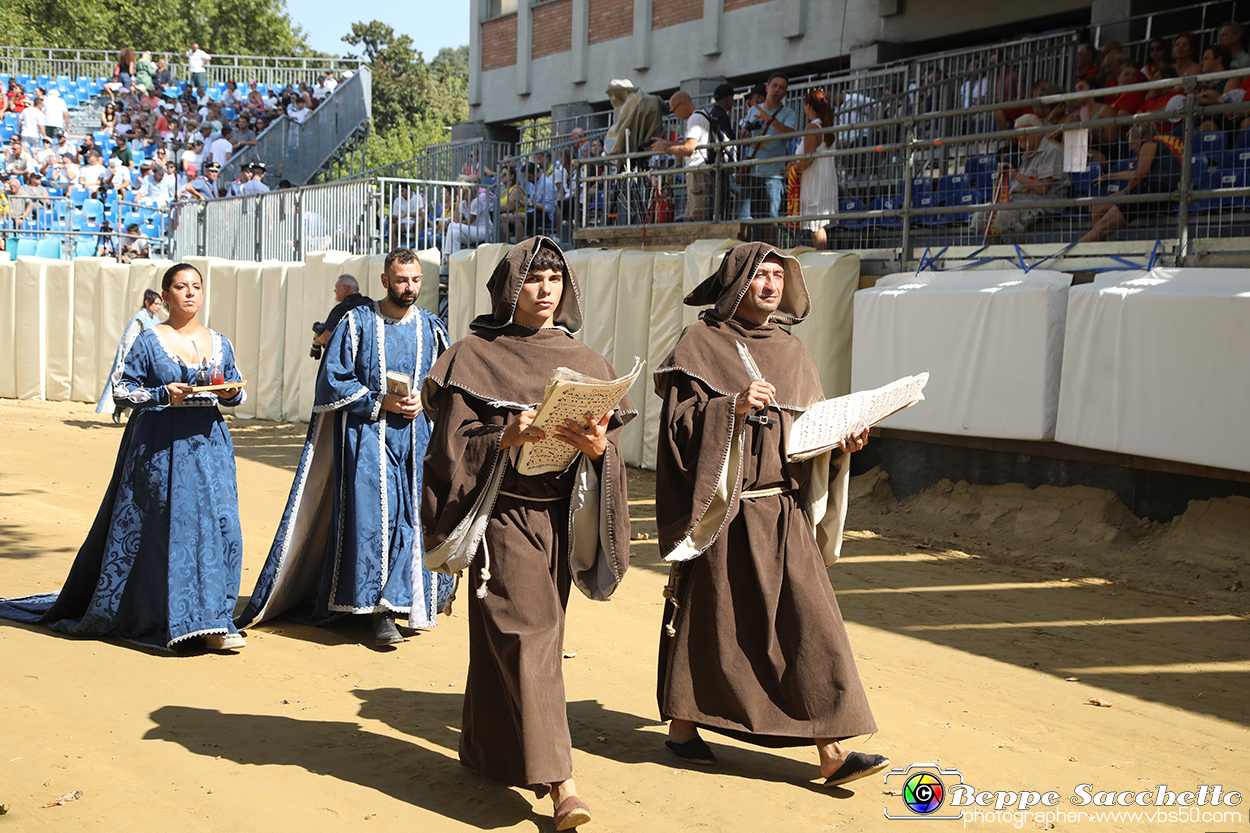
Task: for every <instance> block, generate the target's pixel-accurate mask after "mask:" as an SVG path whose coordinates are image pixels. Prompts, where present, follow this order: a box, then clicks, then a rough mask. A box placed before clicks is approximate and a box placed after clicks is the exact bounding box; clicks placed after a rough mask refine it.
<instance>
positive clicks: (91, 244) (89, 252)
mask: <svg viewBox="0 0 1250 833" xmlns="http://www.w3.org/2000/svg"><path fill="white" fill-rule="evenodd" d="M74 257H95V241H94V240H92V239H91V238H90V237H80V238H78V242H77V243H75V244H74Z"/></svg>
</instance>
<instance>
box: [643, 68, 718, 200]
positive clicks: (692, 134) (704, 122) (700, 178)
mask: <svg viewBox="0 0 1250 833" xmlns="http://www.w3.org/2000/svg"><path fill="white" fill-rule="evenodd" d="M668 106H669V109H671V110H672V111H673V113H674V114H675V115H676V116H677V117H678V118H679V119H683V120H685V122H686V137H685V140H684V141H681V142H672V141H669V140H668V139H662V138H655V139H652V140H651V150H653V151H655V152H657V153H669V154H672V155H673V156H682V157H685V163H684V165H683V167H684V169H685V172H686V214H685V220H686V222H688V223H700V222H707V221H708V220H710V219H711V218H712V193H713V191H714V190H715V177H714V174H715V171H714V170H712V169H710V168H709V167H708V165H709V164H714V163H715V161H716V160H715V158H709V155H710V154H711V153H712V152H711V151H709V149H708V148H707V147H706V145H707V144H708V143H709V142H720V141H725V135H724V132H723V131H722V130H721V128H720V125H719V124H717V123H716V122H715V121H714V120H713V118H712V117H711V116H710V115H709V114H708V113H707V112H706V111H704V110H696V109H695V106H694V102H693V101H691V100H690V94H689V93H686V92H683V91H681V90H678V91H677V92H675V93H673V95H672V97H670V98H669V100H668Z"/></svg>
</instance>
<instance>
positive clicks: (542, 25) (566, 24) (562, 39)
mask: <svg viewBox="0 0 1250 833" xmlns="http://www.w3.org/2000/svg"><path fill="white" fill-rule="evenodd" d="M533 9H534V10H533V12H532V14H533V18H532V19H533V28H532V31H533V38H532V40H531V42H530V57H531V58H541V57H543V56H544V55H555V54H556V53H559V52H568V51H569V50H570V49H572V48H573V0H551V1H550V2H548V3H543V4H541V5H538V6H534V7H533Z"/></svg>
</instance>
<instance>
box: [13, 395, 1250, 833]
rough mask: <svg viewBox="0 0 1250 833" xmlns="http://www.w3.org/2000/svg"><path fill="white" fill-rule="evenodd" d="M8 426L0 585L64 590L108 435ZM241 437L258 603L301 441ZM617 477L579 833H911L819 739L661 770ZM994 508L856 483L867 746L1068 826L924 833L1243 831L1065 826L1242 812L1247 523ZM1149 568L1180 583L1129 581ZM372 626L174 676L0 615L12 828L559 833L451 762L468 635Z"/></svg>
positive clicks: (78, 412)
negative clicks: (1201, 792) (1110, 813)
mask: <svg viewBox="0 0 1250 833" xmlns="http://www.w3.org/2000/svg"><path fill="white" fill-rule="evenodd" d="M0 426H3V430H0V495H2V502H0V565H3V575H2V578H0V593H3V594H4V595H19V594H24V593H30V592H37V591H48V590H55V589H57V588H59V587H60V585H61V582H62V580H63V579H64V577H65V575H66V573H67V571H68V569H69V565H70V563H71V561H72V560H73V557H74V554H75V552H76V550H77V548H78V546H79V544H80V543H81V539H82V537H83V535H84V534H85V532H86V530H87V527H88V525H89V523H90V521H91V519H92V517H93V515H94V513H95V511H96V508H97V505H98V501H99V500H100V497H101V495H102V491H103V489H104V487H105V485H106V481H107V478H108V475H109V473H110V470H111V466H112V463H113V459H114V456H115V454H116V449H117V442H118V439H119V438H120V434H121V432H120V430H119V429H117V428H115V427H114V426H112V424H111V423H109V422H108V420H107V418H101V417H98V416H96V415H95V414H94V413H93V412H92V410H91V408H90V407H89V406H86V405H77V404H73V405H71V404H64V403H56V404H50V403H37V402H14V401H3V402H0ZM233 432H234V438H235V443H236V447H237V451H238V469H239V488H240V495H241V503H242V518H243V530H244V536H245V542H246V552H245V559H244V574H243V592H244V593H245V594H246V593H247V592H248V591H249V590H250V589H251V587H252V585H253V583H254V581H255V577H256V574H257V571H258V569H259V567H260V565H261V563H262V562H263V559H264V556H265V553H266V552H267V550H268V546H269V542H270V539H271V536H272V534H273V531H274V527H275V525H276V523H277V520H278V517H279V515H280V512H281V509H282V506H283V504H284V501H285V498H286V494H287V490H288V489H289V486H290V478H291V471H292V469H293V466H294V464H295V461H296V458H297V455H298V452H299V448H300V445H301V442H302V438H303V427H302V426H288V425H274V424H270V423H246V422H234V423H233ZM631 477H632V481H631V484H630V486H631V497H632V500H631V504H632V507H631V509H632V511H633V514H634V521H635V531H649V532H651V533H652V538H651V540H649V541H640V542H637V544H636V545H635V546H634V550H633V569H632V570H631V571H630V574H629V575H628V577H627V578H626V581H625V584H624V586H623V587H622V588H621V590H620V592H619V593H618V594H617V596H616V598H615V599H614V600H613V601H612V602H610V603H606V604H602V603H592V602H589V601H587V600H586V599H584V598H582V597H580V596H577V594H574V598H573V600H572V601H571V603H570V609H569V619H568V636H567V639H566V651H567V652H568V653H570V654H573V655H574V656H572V657H571V658H570V659H568V660H567V662H566V666H565V669H566V670H565V674H566V683H567V688H568V699H569V709H568V711H569V721H570V724H571V727H572V734H573V746H574V750H573V760H574V767H575V770H576V775H577V780H578V784H579V786H580V788H581V792H582V795H583V797H584V798H585V799H586V800H587V802H588V803H589V804H590V806H591V807H592V809H593V810H594V813H595V819H596V820H595V822H594V823H593V825H592V826H591V827H588V828H586V829H588V830H603V831H609V830H619V831H653V830H677V829H710V830H744V831H746V830H750V831H772V830H782V829H788V830H848V831H857V830H869V831H876V830H888V829H890V828H892V827H895V826H898V825H899V823H898V822H894V821H888V820H886V819H885V818H884V817H883V811H888V812H890V813H892V814H895V815H909V813H908V811H907V810H906V808H905V807H904V806H903V804H902V799H901V798H900V797H899V796H898V795H897V794H890V793H897V791H898V790H899V789H900V788H901V780H902V779H901V778H900V777H897V776H896V777H894V778H893V779H891V780H890V781H888V782H886V781H885V780H884V779H882V778H880V777H878V778H874V779H868V780H864V781H859V782H856V783H854V784H852V785H850V788H849V789H827V788H825V787H823V786H821V785H820V782H819V780H818V779H817V778H816V776H817V771H816V765H815V754H814V751H813V750H809V749H795V750H782V751H774V750H764V749H757V748H752V747H749V746H746V745H742V744H739V743H737V742H733V741H726V740H723V739H719V738H717V737H715V736H710V737H709V739H710V740H711V742H712V744H713V746H714V748H715V749H716V750H717V753H718V756H719V758H720V763H719V764H718V765H717V767H716V768H714V769H694V768H689V769H688V768H685V767H684V766H682V765H680V764H679V762H678V761H677V760H676V759H675V758H672V757H671V756H669V754H668V753H667V752H666V751H665V750H664V748H663V745H662V741H663V738H664V727H663V726H662V725H660V724H659V723H658V722H657V720H656V709H655V698H654V688H655V665H654V658H655V650H656V637H657V630H658V627H659V616H660V610H661V588H662V587H663V585H664V581H665V577H666V573H667V570H666V568H665V566H664V565H663V564H662V563H661V562H660V561H659V559H658V557H657V550H656V545H655V542H654V523H653V517H654V503H653V501H652V496H651V488H652V487H651V479H650V477H649V476H648V474H647V473H646V472H632V473H631ZM1010 489H1011V487H1000V490H999V491H997V492H994V491H993V490H991V491H989V492H984V491H979V490H972V489H969V488H968V487H966V486H960V485H953V486H949V488H945V489H943V488H938V489H935V490H931V491H932V492H933V494H925V495H920V496H915V497H913V498H911V499H909V500H908V501H904V502H903V503H901V504H900V503H896V502H894V501H893V498H892V495H890V494H889V493H888V483H887V482H885V481H884V480H882V479H881V478H880V477H879V473H878V472H873V473H870V474H868V475H864V476H862V477H860V478H858V479H857V482H856V483H855V490H856V494H857V499H856V501H855V502H854V503H853V511H852V514H851V518H850V522H849V523H848V541H847V545H846V547H845V549H844V555H843V559H842V561H841V562H840V563H839V564H837V565H835V566H834V567H833V568H831V576H832V578H833V582H834V586H835V588H837V590H838V597H839V599H840V602H841V605H842V610H843V614H844V616H845V617H846V620H847V627H848V630H849V632H850V637H851V641H852V644H853V645H854V646H855V651H856V654H857V655H858V658H859V671H860V674H861V676H862V678H863V680H864V683H865V685H866V686H867V688H868V690H869V697H870V700H871V703H872V706H873V710H874V712H875V713H876V717H877V721H878V723H879V724H880V727H881V731H880V733H879V734H878V735H876V736H874V737H871V738H862V739H858V740H856V741H854V742H853V745H854V746H855V747H856V748H859V749H863V750H865V751H872V752H882V753H885V754H887V755H889V756H890V758H891V759H892V761H893V763H894V765H895V766H899V767H905V766H907V765H908V764H911V763H919V762H934V763H936V764H938V765H940V766H941V767H945V768H953V769H957V770H959V772H960V773H961V777H962V780H963V781H964V782H965V783H967V784H971V785H973V786H974V787H975V788H976V789H978V790H983V791H994V790H997V791H1012V792H1020V791H1026V790H1035V791H1038V792H1046V791H1049V790H1054V791H1056V792H1058V793H1060V795H1061V796H1062V801H1061V805H1060V806H1059V807H1057V808H1055V809H1056V810H1059V811H1062V815H1059V816H1057V817H1052V818H1049V819H1048V818H1045V817H1042V818H1039V817H1035V816H1029V817H1019V818H1016V819H1013V820H1002V819H998V818H993V819H986V818H984V817H978V818H971V817H968V816H965V818H964V820H963V821H938V822H932V824H933V825H940V827H934V829H956V828H957V827H959V828H962V827H965V826H966V827H972V828H981V829H987V830H1013V829H1017V824H1016V822H1018V823H1019V825H1020V826H1021V827H1022V828H1023V829H1056V830H1089V831H1103V830H1193V831H1230V830H1240V831H1246V830H1250V822H1247V812H1248V811H1250V798H1248V800H1246V801H1244V802H1243V803H1242V804H1241V805H1240V806H1238V807H1233V808H1229V807H1224V808H1222V812H1229V813H1237V814H1238V815H1237V816H1236V817H1234V816H1231V815H1229V816H1223V817H1210V816H1208V817H1206V821H1205V822H1204V821H1203V818H1202V816H1201V815H1198V816H1195V818H1196V819H1197V821H1195V822H1193V823H1190V822H1187V821H1183V820H1182V821H1178V820H1177V818H1176V817H1173V818H1171V819H1167V820H1162V821H1149V820H1147V818H1146V817H1145V816H1144V815H1142V816H1138V817H1137V818H1136V819H1132V818H1128V817H1122V818H1120V819H1118V820H1106V819H1104V820H1101V821H1100V820H1096V819H1094V818H1093V817H1092V815H1088V813H1090V812H1092V811H1098V810H1099V809H1100V808H1092V807H1087V808H1084V809H1085V810H1086V811H1087V815H1086V816H1085V817H1080V816H1077V815H1076V813H1077V810H1078V808H1075V807H1073V806H1072V805H1070V804H1069V803H1068V801H1067V797H1068V796H1070V795H1072V794H1073V791H1074V788H1075V787H1076V785H1078V784H1091V785H1093V788H1092V789H1093V791H1116V792H1119V791H1128V790H1131V791H1134V792H1138V791H1144V790H1153V789H1154V788H1155V785H1158V784H1166V785H1167V786H1168V789H1169V790H1172V791H1176V792H1180V791H1183V790H1197V789H1198V787H1199V786H1200V785H1216V784H1219V785H1221V786H1222V787H1223V789H1224V790H1236V791H1239V792H1246V793H1250V756H1248V755H1247V752H1248V751H1250V735H1248V733H1247V723H1248V721H1250V696H1248V695H1247V691H1250V661H1247V659H1246V645H1247V644H1250V612H1248V608H1250V600H1247V599H1246V597H1245V596H1244V595H1241V594H1240V593H1237V592H1232V591H1222V590H1221V589H1220V588H1221V586H1222V583H1223V582H1225V581H1230V582H1235V581H1236V580H1237V578H1236V576H1237V574H1238V569H1240V570H1241V571H1242V573H1243V574H1244V572H1245V568H1246V564H1245V556H1244V551H1245V542H1246V538H1245V537H1244V536H1241V537H1240V538H1239V539H1238V538H1237V535H1236V532H1237V530H1239V529H1241V528H1242V527H1239V526H1238V524H1239V523H1240V524H1244V523H1245V517H1246V515H1247V514H1248V513H1247V512H1246V509H1247V507H1246V506H1245V505H1244V504H1238V503H1236V502H1232V503H1229V502H1223V503H1220V504H1219V505H1206V506H1200V507H1197V510H1198V511H1197V512H1196V514H1194V515H1193V517H1189V513H1187V515H1186V516H1182V518H1181V519H1180V520H1178V521H1176V522H1173V524H1171V525H1167V527H1166V528H1162V529H1158V530H1151V529H1146V530H1137V531H1136V532H1133V527H1134V524H1135V521H1132V519H1131V518H1125V517H1123V516H1122V515H1120V514H1117V512H1116V511H1115V509H1114V507H1113V506H1108V505H1107V503H1106V501H1105V499H1104V496H1102V495H1103V493H1097V494H1093V495H1083V496H1082V495H1074V494H1073V493H1071V492H1070V491H1069V490H1064V491H1065V492H1067V494H1066V495H1049V494H1045V493H1042V492H1041V491H1040V490H1039V492H1038V493H1035V494H1030V493H1028V492H1027V490H1020V491H1019V493H1014V492H1011V491H1010ZM1002 490H1006V491H1002ZM1057 491H1058V490H1057ZM1099 506H1101V507H1102V508H1098V507H1099ZM1091 513H1092V515H1091ZM1100 513H1101V514H1100ZM1098 517H1101V518H1102V520H1103V521H1105V522H1106V523H1104V526H1103V527H1098V526H1097V525H1096V524H1094V523H1093V521H1091V520H1090V518H1098ZM1187 519H1188V520H1187ZM1220 519H1223V520H1220ZM1065 525H1066V527H1068V528H1069V530H1070V531H1063V530H1062V529H1061V528H1062V527H1064V526H1065ZM1083 527H1089V528H1090V529H1092V530H1093V532H1092V533H1090V534H1085V535H1081V534H1078V533H1079V531H1080V529H1081V528H1083ZM1212 529H1213V530H1214V532H1209V530H1212ZM1143 540H1145V541H1146V544H1145V545H1142V543H1141V542H1142V541H1143ZM1169 548H1170V549H1169ZM1107 553H1111V555H1108V554H1107ZM1230 553H1231V555H1230ZM1134 558H1136V559H1137V560H1136V562H1135V563H1134V561H1133V559H1134ZM1059 563H1062V564H1063V566H1062V567H1058V568H1056V566H1055V565H1056V564H1059ZM1195 564H1211V565H1213V566H1210V567H1208V568H1204V571H1206V572H1207V578H1206V580H1205V581H1204V580H1201V579H1185V580H1184V581H1180V579H1181V578H1183V574H1184V573H1185V572H1186V571H1190V570H1191V568H1192V567H1193V565H1195ZM1161 565H1162V566H1161ZM1238 565H1240V566H1238ZM1161 569H1162V570H1163V571H1164V572H1167V573H1168V575H1164V576H1161V577H1156V578H1152V579H1150V580H1146V581H1134V580H1132V578H1131V577H1132V576H1133V575H1134V574H1135V573H1140V572H1143V571H1158V570H1161ZM1108 577H1110V578H1112V579H1116V583H1113V582H1112V581H1110V580H1108ZM1243 577H1244V575H1243ZM1174 580H1175V581H1176V582H1178V583H1175V586H1174V587H1173V589H1172V590H1171V591H1169V592H1161V591H1167V590H1168V586H1169V585H1170V584H1172V583H1173V582H1174ZM1134 584H1136V585H1140V586H1143V587H1153V588H1154V589H1155V592H1145V591H1143V590H1139V589H1135V587H1133V586H1130V585H1134ZM1230 586H1231V585H1230ZM366 637H367V634H366V633H365V631H364V630H363V629H358V628H357V627H355V626H353V625H350V624H348V625H343V626H341V627H336V628H332V629H326V630H315V629H309V628H302V627H297V626H293V625H289V624H285V623H282V622H278V623H274V624H271V625H266V626H263V627H262V628H260V629H257V630H254V631H252V632H251V633H250V635H249V644H248V646H247V648H246V649H244V650H243V651H241V652H239V653H238V654H236V655H209V654H201V655H194V656H180V657H171V656H160V655H155V654H151V653H147V652H144V651H141V650H138V649H135V648H133V647H129V646H126V645H123V644H119V643H112V642H99V641H87V640H76V639H70V638H66V637H62V636H59V635H56V634H53V633H51V632H50V631H47V630H44V629H41V628H38V627H27V626H22V625H16V624H13V623H3V624H0V668H3V672H4V673H3V674H2V675H0V725H2V726H3V730H2V731H0V804H6V805H8V812H7V814H6V815H3V816H0V831H4V830H14V831H17V830H21V831H44V830H54V831H71V830H72V831H78V830H97V829H99V830H110V831H113V830H126V831H166V830H174V829H177V830H188V831H231V832H232V833H233V831H240V830H271V831H288V830H289V831H301V832H302V833H307V831H317V830H330V829H333V830H335V831H353V830H363V831H368V830H381V829H416V830H422V831H443V830H464V829H485V830H494V829H515V830H544V831H547V830H552V829H554V828H553V825H552V824H551V822H550V804H549V802H547V801H545V800H544V801H541V802H540V801H537V800H535V799H534V798H533V797H532V795H528V794H525V793H523V792H522V791H519V790H513V789H508V788H504V787H500V786H497V785H494V784H491V783H488V782H485V781H483V780H482V779H480V778H478V777H477V776H475V775H473V774H472V773H469V772H466V771H464V770H463V769H461V768H460V766H459V765H458V763H457V761H456V743H457V732H458V726H459V712H460V703H461V693H460V690H461V686H462V684H463V681H464V667H465V657H466V645H465V640H466V627H465V622H464V619H463V618H461V617H459V616H457V617H453V618H450V619H444V620H442V623H441V624H440V625H439V626H438V627H437V628H436V629H434V630H432V631H428V632H423V633H420V634H417V635H415V636H414V637H413V638H412V639H410V640H409V641H408V642H407V643H405V644H403V645H400V646H398V647H397V648H396V649H394V650H388V651H377V650H374V649H372V648H370V647H367V646H366V645H365V644H364V642H365V639H366ZM1074 678H1075V679H1074ZM1091 698H1094V699H1098V700H1102V701H1104V702H1108V703H1110V704H1111V707H1110V708H1099V707H1096V706H1092V705H1089V704H1087V701H1088V700H1090V699H1091ZM945 779H946V781H947V783H948V785H949V784H950V783H952V782H955V781H957V780H958V779H957V778H955V777H954V776H953V775H948V776H945ZM75 791H81V792H82V795H81V797H79V798H77V799H76V800H74V801H71V802H68V803H66V804H63V805H60V806H53V807H48V808H44V807H43V806H42V805H44V804H47V803H49V802H52V801H54V800H56V799H57V798H59V797H62V796H65V795H67V794H72V793H74V792H75ZM1137 811H1138V812H1140V813H1143V814H1144V813H1154V812H1155V811H1154V809H1153V808H1150V809H1146V810H1142V809H1141V808H1137ZM1203 811H1205V812H1210V808H1203ZM952 812H954V811H952ZM983 812H984V811H983ZM1199 812H1202V811H1199ZM1217 812H1219V811H1217ZM916 818H917V819H918V818H919V817H916ZM901 829H903V830H906V829H909V828H908V827H906V826H903V827H902V828H901Z"/></svg>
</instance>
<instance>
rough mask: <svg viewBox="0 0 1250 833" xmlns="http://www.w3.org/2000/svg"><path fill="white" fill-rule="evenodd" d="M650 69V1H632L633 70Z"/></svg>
mask: <svg viewBox="0 0 1250 833" xmlns="http://www.w3.org/2000/svg"><path fill="white" fill-rule="evenodd" d="M650 68H651V0H634V69H650Z"/></svg>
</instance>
